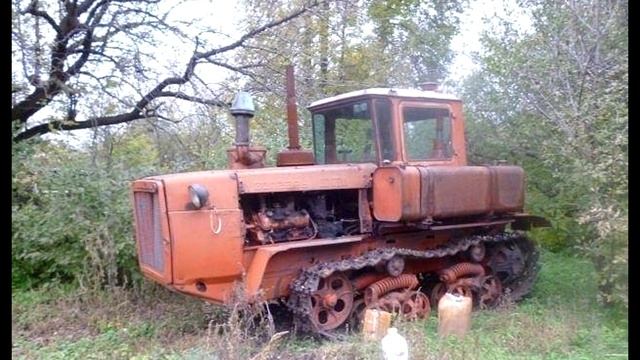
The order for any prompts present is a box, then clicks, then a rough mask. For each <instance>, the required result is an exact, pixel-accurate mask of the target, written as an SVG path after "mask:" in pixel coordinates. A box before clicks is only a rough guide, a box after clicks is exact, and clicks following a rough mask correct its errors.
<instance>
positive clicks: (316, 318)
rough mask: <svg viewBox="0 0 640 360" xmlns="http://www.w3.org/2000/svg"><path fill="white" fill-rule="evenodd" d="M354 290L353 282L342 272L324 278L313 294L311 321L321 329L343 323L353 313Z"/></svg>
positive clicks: (329, 328)
mask: <svg viewBox="0 0 640 360" xmlns="http://www.w3.org/2000/svg"><path fill="white" fill-rule="evenodd" d="M353 296H354V291H353V287H352V286H351V282H350V281H349V279H347V278H346V277H345V276H344V275H342V274H334V275H331V276H329V277H327V278H326V279H322V280H321V281H320V282H319V284H318V289H317V290H316V291H314V292H313V294H312V295H311V304H312V305H311V306H312V311H311V321H312V322H313V324H314V326H315V327H316V328H317V329H319V330H321V331H326V330H332V329H335V328H337V327H338V326H340V325H342V323H344V322H345V321H346V320H347V319H348V318H349V315H350V314H351V309H352V307H353Z"/></svg>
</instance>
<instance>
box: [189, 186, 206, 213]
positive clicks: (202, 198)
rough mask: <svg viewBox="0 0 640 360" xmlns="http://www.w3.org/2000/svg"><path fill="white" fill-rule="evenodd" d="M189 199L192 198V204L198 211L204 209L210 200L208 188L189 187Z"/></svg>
mask: <svg viewBox="0 0 640 360" xmlns="http://www.w3.org/2000/svg"><path fill="white" fill-rule="evenodd" d="M189 197H191V203H192V204H193V206H194V207H195V208H196V209H200V208H201V207H203V206H204V205H205V204H206V203H207V200H208V199H209V191H207V188H206V187H204V186H202V185H200V184H193V185H189Z"/></svg>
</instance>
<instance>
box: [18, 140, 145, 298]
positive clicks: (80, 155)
mask: <svg viewBox="0 0 640 360" xmlns="http://www.w3.org/2000/svg"><path fill="white" fill-rule="evenodd" d="M141 155H142V157H144V156H145V152H142V153H141ZM109 160H110V161H109V162H104V161H101V160H100V159H99V158H98V157H96V156H91V154H90V152H88V151H78V150H73V149H70V148H68V147H65V146H61V145H54V144H50V143H46V142H35V143H29V144H18V145H17V146H14V148H13V166H12V170H13V179H12V188H13V197H12V214H13V218H12V231H13V234H12V261H13V267H12V284H13V287H32V286H37V285H40V284H42V283H44V282H51V281H53V282H75V283H78V284H80V285H86V286H90V287H95V286H102V285H116V284H123V283H127V282H130V281H136V280H138V279H139V278H140V275H139V272H138V270H137V260H136V251H135V241H134V238H133V235H132V212H131V211H132V210H131V204H130V199H129V184H130V180H132V179H135V178H138V177H141V176H144V175H148V174H150V172H151V169H150V167H149V166H148V164H138V166H137V167H132V168H130V167H129V166H128V164H127V163H126V162H124V161H120V160H121V159H117V158H110V159H109ZM145 165H146V166H145Z"/></svg>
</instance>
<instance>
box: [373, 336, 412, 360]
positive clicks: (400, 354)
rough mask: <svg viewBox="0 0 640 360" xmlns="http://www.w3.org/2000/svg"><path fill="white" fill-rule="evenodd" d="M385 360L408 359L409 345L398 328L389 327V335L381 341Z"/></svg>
mask: <svg viewBox="0 0 640 360" xmlns="http://www.w3.org/2000/svg"><path fill="white" fill-rule="evenodd" d="M380 345H381V346H382V354H383V355H384V359H385V360H408V359H409V345H407V340H406V339H405V338H404V337H402V335H400V334H398V329H396V328H389V330H387V335H385V336H384V337H383V338H382V341H381V342H380Z"/></svg>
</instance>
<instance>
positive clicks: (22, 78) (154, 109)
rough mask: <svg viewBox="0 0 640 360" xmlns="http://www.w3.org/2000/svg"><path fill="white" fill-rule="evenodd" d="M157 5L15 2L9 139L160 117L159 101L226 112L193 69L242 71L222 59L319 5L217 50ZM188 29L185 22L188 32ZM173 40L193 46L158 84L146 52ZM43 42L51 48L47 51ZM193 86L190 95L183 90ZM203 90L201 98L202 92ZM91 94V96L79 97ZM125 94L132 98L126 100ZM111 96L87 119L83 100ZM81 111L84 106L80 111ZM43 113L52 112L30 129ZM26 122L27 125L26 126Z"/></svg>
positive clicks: (92, 0)
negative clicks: (16, 128) (102, 110)
mask: <svg viewBox="0 0 640 360" xmlns="http://www.w3.org/2000/svg"><path fill="white" fill-rule="evenodd" d="M160 3H161V2H160V0H133V1H123V0H84V1H78V0H63V1H60V2H58V4H57V5H58V8H57V9H56V6H55V3H54V2H49V1H45V0H31V1H30V2H29V3H28V4H25V3H24V1H21V0H14V2H13V11H14V17H13V21H12V27H13V32H12V41H13V49H12V51H13V58H14V61H15V62H16V63H19V64H20V66H19V69H17V70H16V71H14V73H13V83H14V87H13V90H12V96H13V106H12V109H11V113H12V123H17V124H20V125H22V131H20V132H19V133H18V134H17V135H16V136H14V139H15V140H16V141H20V140H25V139H29V138H32V137H34V136H38V135H41V134H45V133H48V132H51V131H53V130H75V129H87V128H92V127H96V126H104V125H113V124H120V123H126V122H130V121H133V120H137V119H144V118H149V117H162V105H163V104H162V103H161V99H163V98H172V99H179V100H183V101H188V102H195V103H202V104H207V105H211V106H226V102H225V101H223V100H221V99H220V94H215V92H213V91H212V90H211V89H209V88H208V87H207V86H206V84H204V82H203V81H202V80H201V79H200V78H199V77H198V74H197V72H196V68H197V67H198V65H199V64H202V63H208V64H212V65H215V66H218V67H220V68H223V69H228V70H231V71H233V72H238V73H243V69H242V68H241V67H236V66H234V65H233V64H232V63H230V62H228V61H227V60H225V59H224V55H226V54H227V53H231V52H233V51H235V50H237V49H240V48H242V47H244V46H245V45H246V44H247V42H248V41H249V40H250V39H252V38H254V37H256V36H258V35H260V34H262V33H264V32H267V31H269V30H271V29H274V28H276V27H278V26H280V25H282V24H285V23H287V22H289V21H292V20H293V19H295V18H298V17H300V16H302V15H303V14H305V13H306V12H307V11H308V10H309V9H311V8H313V7H315V6H317V5H318V1H313V2H305V3H304V4H302V5H301V6H300V7H298V8H296V9H293V10H292V11H291V12H289V13H287V14H283V15H282V16H281V17H279V18H275V19H268V20H267V21H265V22H264V23H261V24H257V25H256V26H255V27H253V28H251V29H249V30H247V31H246V32H245V33H244V34H243V35H242V36H240V37H239V38H238V39H237V40H235V41H231V42H229V43H228V44H226V45H224V46H217V47H214V46H211V45H209V42H210V41H211V39H208V38H207V33H206V32H204V33H201V34H200V36H198V37H196V38H195V39H191V38H190V37H189V36H188V35H187V34H186V33H185V32H184V31H182V30H181V28H180V27H179V26H177V25H173V24H171V23H170V22H169V21H168V20H167V19H168V16H169V14H170V12H171V9H169V10H165V11H162V10H161V7H160ZM188 25H189V24H187V26H188ZM168 36H171V37H174V38H175V39H177V40H179V41H182V42H187V43H191V44H192V46H193V47H192V48H194V50H193V53H192V54H191V56H190V57H189V58H188V59H186V65H180V67H182V69H183V70H182V71H175V72H174V74H173V75H171V76H168V77H165V78H164V79H162V80H161V81H159V82H157V80H154V79H155V78H157V76H155V75H156V74H154V70H153V68H152V66H150V65H149V64H148V63H149V62H151V60H153V54H152V47H153V46H154V45H155V42H156V41H158V38H159V37H168ZM47 43H49V45H50V46H47ZM186 85H190V86H191V87H192V88H194V87H197V88H198V90H200V91H198V93H206V94H207V95H209V96H202V95H200V96H198V95H192V94H189V93H187V92H185V91H183V87H184V86H186ZM205 91H206V92H205ZM85 93H90V94H91V95H93V97H90V96H83V94H85ZM124 94H137V96H126V95H124ZM101 98H111V99H114V100H116V101H117V102H118V104H119V106H118V107H117V109H114V110H113V111H112V113H111V114H107V115H104V116H92V115H91V114H90V109H91V104H84V103H83V101H86V100H89V99H92V100H94V101H95V100H96V99H101ZM83 105H84V106H83ZM44 109H49V110H50V111H51V112H53V113H55V115H54V116H51V117H49V118H46V119H44V122H42V121H38V123H34V121H33V118H34V115H36V114H37V113H39V112H42V111H43V110H44ZM30 120H31V121H30Z"/></svg>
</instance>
